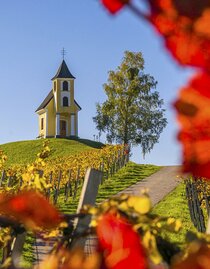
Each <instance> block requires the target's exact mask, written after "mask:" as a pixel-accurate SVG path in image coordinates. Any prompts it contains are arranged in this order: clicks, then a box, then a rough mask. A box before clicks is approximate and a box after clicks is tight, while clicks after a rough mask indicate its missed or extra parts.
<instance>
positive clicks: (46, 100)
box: [35, 90, 82, 112]
mask: <svg viewBox="0 0 210 269" xmlns="http://www.w3.org/2000/svg"><path fill="white" fill-rule="evenodd" d="M52 98H53V90H51V91H50V92H49V93H48V95H47V97H46V98H45V99H44V101H43V102H42V103H41V105H40V106H39V107H38V108H37V110H36V111H35V112H37V111H39V110H41V109H43V108H45V107H46V106H47V105H48V103H49V102H50V101H51V100H52ZM74 104H75V105H76V106H77V107H78V108H79V110H81V109H82V108H81V107H80V105H79V104H78V103H77V101H76V100H74Z"/></svg>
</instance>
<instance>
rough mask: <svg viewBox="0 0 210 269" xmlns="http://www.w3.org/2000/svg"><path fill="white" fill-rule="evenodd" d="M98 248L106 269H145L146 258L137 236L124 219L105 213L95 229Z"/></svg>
mask: <svg viewBox="0 0 210 269" xmlns="http://www.w3.org/2000/svg"><path fill="white" fill-rule="evenodd" d="M96 232H97V236H98V240H99V247H100V250H102V251H103V253H104V258H105V265H106V268H108V269H128V268H132V269H140V268H141V269H145V268H147V265H146V258H145V255H144V250H143V247H142V245H141V243H140V238H139V235H138V234H137V233H136V232H135V231H134V230H133V228H132V226H131V224H130V223H128V221H127V220H126V219H125V218H122V217H117V216H116V215H115V214H112V213H107V214H105V215H103V216H101V219H100V220H99V222H98V226H97V228H96Z"/></svg>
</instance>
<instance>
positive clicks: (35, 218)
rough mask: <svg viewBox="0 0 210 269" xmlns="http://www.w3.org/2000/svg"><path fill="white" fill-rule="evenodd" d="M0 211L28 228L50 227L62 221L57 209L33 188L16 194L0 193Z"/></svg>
mask: <svg viewBox="0 0 210 269" xmlns="http://www.w3.org/2000/svg"><path fill="white" fill-rule="evenodd" d="M0 213H1V214H2V215H6V216H8V217H14V218H15V219H16V220H18V221H20V222H21V223H23V224H24V225H26V226H27V228H29V229H36V228H37V227H40V228H45V229H51V228H55V227H57V226H58V224H59V223H60V222H61V221H62V216H61V214H60V213H59V211H58V210H57V209H56V208H55V207H54V206H53V205H51V204H50V203H49V202H48V201H47V199H46V198H45V197H44V196H42V195H41V194H40V193H38V192H35V191H33V190H30V191H23V192H20V193H18V194H16V195H11V194H5V193H2V194H0Z"/></svg>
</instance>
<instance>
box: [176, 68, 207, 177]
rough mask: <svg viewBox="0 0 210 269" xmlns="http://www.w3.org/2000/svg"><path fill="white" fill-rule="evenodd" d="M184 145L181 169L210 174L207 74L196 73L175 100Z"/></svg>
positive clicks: (196, 175)
mask: <svg viewBox="0 0 210 269" xmlns="http://www.w3.org/2000/svg"><path fill="white" fill-rule="evenodd" d="M175 108H176V110H177V112H178V116H177V117H178V121H179V123H180V125H181V131H180V133H179V135H178V139H179V140H180V142H181V143H182V146H183V171H184V172H191V173H192V174H193V175H194V176H195V177H206V178H210V170H209V165H210V75H209V74H207V73H200V74H197V75H196V76H195V77H194V78H193V79H192V80H191V81H190V83H189V85H188V86H187V87H184V88H183V89H181V91H180V93H179V98H178V100H177V101H176V102H175Z"/></svg>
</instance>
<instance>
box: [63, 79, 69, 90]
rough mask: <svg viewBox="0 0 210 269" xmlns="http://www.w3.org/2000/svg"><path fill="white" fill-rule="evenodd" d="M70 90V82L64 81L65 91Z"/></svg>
mask: <svg viewBox="0 0 210 269" xmlns="http://www.w3.org/2000/svg"><path fill="white" fill-rule="evenodd" d="M68 90H69V84H68V81H66V80H65V81H64V82H63V91H68Z"/></svg>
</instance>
